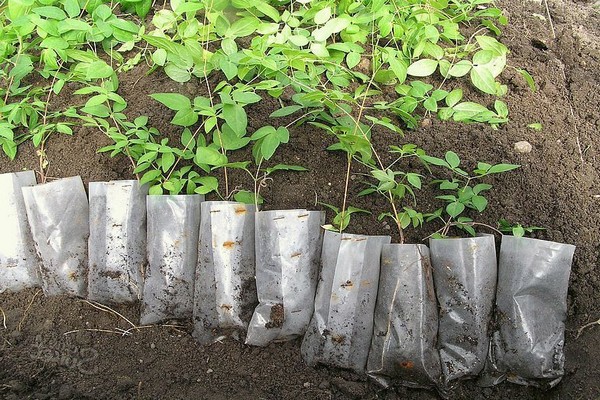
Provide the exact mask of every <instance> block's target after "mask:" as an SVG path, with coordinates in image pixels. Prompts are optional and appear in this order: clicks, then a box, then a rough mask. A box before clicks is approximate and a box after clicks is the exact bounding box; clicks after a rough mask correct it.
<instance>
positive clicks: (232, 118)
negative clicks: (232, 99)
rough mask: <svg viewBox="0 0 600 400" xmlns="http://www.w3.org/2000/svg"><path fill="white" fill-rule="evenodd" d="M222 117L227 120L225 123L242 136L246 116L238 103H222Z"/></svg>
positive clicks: (246, 123)
mask: <svg viewBox="0 0 600 400" xmlns="http://www.w3.org/2000/svg"><path fill="white" fill-rule="evenodd" d="M222 112H223V115H222V117H223V119H225V122H227V125H229V127H230V128H231V129H232V130H233V131H234V132H235V133H236V135H238V137H242V136H244V135H245V134H246V127H247V126H248V117H247V116H246V111H245V110H244V108H243V107H242V106H240V105H239V104H230V103H227V104H223V109H222Z"/></svg>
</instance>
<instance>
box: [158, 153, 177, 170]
mask: <svg viewBox="0 0 600 400" xmlns="http://www.w3.org/2000/svg"><path fill="white" fill-rule="evenodd" d="M173 164H175V155H174V154H173V153H164V154H163V155H162V157H161V160H160V165H161V167H162V170H163V172H167V171H168V170H169V168H171V167H172V166H173Z"/></svg>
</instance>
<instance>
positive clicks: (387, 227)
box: [383, 225, 392, 230]
mask: <svg viewBox="0 0 600 400" xmlns="http://www.w3.org/2000/svg"><path fill="white" fill-rule="evenodd" d="M383 229H385V230H390V229H392V228H391V227H390V226H389V225H385V226H384V227H383Z"/></svg>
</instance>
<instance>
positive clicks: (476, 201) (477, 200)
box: [471, 195, 488, 212]
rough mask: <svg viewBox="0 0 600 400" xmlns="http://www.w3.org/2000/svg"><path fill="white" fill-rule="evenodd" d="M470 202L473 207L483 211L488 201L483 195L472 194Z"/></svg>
mask: <svg viewBox="0 0 600 400" xmlns="http://www.w3.org/2000/svg"><path fill="white" fill-rule="evenodd" d="M471 203H472V204H473V207H475V209H476V210H477V211H479V212H483V211H484V210H485V208H486V207H487V204H488V201H487V199H486V198H485V197H483V196H477V195H476V196H473V197H471Z"/></svg>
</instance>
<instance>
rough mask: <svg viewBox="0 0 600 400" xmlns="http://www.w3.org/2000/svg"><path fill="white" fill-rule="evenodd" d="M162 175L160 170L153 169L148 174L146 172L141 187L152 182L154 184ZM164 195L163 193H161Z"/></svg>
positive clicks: (141, 180)
mask: <svg viewBox="0 0 600 400" xmlns="http://www.w3.org/2000/svg"><path fill="white" fill-rule="evenodd" d="M161 175H162V173H161V171H160V170H159V169H153V170H150V171H148V172H146V173H145V174H144V175H143V176H142V178H141V179H140V185H143V184H145V183H150V182H154V181H155V180H157V179H158V178H159V177H160V176H161ZM161 193H162V191H161Z"/></svg>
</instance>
